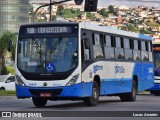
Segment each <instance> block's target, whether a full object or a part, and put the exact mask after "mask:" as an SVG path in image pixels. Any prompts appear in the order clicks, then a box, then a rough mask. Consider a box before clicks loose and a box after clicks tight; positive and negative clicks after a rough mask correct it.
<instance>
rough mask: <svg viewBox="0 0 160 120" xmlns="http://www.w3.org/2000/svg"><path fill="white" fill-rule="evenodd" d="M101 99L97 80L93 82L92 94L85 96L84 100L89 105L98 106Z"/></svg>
mask: <svg viewBox="0 0 160 120" xmlns="http://www.w3.org/2000/svg"><path fill="white" fill-rule="evenodd" d="M98 100H99V86H98V84H97V82H95V81H94V82H93V87H92V96H91V97H86V98H84V102H85V103H86V105H87V106H96V105H97V104H98Z"/></svg>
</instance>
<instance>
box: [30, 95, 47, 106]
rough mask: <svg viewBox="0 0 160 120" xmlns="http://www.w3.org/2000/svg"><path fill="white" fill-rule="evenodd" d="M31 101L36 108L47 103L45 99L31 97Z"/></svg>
mask: <svg viewBox="0 0 160 120" xmlns="http://www.w3.org/2000/svg"><path fill="white" fill-rule="evenodd" d="M32 101H33V104H34V105H35V106H36V107H44V106H45V105H46V103H47V99H45V98H39V97H32Z"/></svg>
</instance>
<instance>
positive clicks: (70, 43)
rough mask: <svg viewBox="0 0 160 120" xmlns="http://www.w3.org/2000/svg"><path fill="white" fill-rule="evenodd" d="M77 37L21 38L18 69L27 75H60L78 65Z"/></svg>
mask: <svg viewBox="0 0 160 120" xmlns="http://www.w3.org/2000/svg"><path fill="white" fill-rule="evenodd" d="M77 41H78V40H77V37H49V38H21V39H19V41H18V50H17V52H18V53H17V54H18V57H17V64H18V68H19V69H21V70H22V71H24V72H27V73H41V74H48V73H57V72H58V73H59V72H67V71H70V70H72V69H74V68H75V67H76V66H77V64H78V53H77V50H78V42H77Z"/></svg>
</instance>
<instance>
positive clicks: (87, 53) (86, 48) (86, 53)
mask: <svg viewBox="0 0 160 120" xmlns="http://www.w3.org/2000/svg"><path fill="white" fill-rule="evenodd" d="M83 43H84V59H85V60H89V59H90V41H89V39H88V38H85V39H84V40H83Z"/></svg>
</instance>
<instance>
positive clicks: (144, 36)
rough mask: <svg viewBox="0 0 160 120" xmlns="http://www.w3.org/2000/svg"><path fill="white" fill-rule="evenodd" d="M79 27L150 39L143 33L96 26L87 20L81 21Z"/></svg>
mask: <svg viewBox="0 0 160 120" xmlns="http://www.w3.org/2000/svg"><path fill="white" fill-rule="evenodd" d="M80 25H81V28H85V29H89V30H95V31H100V32H106V33H110V34H117V35H123V36H126V37H133V38H138V39H144V40H150V41H151V40H152V38H151V37H150V36H148V35H143V34H139V33H134V32H129V31H124V30H119V29H115V28H112V27H109V26H98V25H95V24H91V23H87V22H82V23H80Z"/></svg>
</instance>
